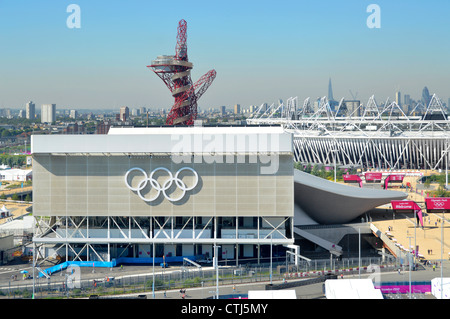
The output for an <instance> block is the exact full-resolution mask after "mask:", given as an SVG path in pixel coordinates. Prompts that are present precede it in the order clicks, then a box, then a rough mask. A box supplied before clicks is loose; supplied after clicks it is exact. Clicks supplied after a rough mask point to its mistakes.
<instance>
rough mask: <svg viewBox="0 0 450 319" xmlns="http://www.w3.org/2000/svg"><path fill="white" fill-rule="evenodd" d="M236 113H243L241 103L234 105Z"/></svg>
mask: <svg viewBox="0 0 450 319" xmlns="http://www.w3.org/2000/svg"><path fill="white" fill-rule="evenodd" d="M234 114H241V105H240V104H235V105H234Z"/></svg>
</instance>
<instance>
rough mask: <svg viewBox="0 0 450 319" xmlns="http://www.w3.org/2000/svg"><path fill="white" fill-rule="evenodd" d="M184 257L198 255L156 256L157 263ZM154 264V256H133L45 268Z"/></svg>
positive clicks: (50, 269)
mask: <svg viewBox="0 0 450 319" xmlns="http://www.w3.org/2000/svg"><path fill="white" fill-rule="evenodd" d="M184 258H188V259H190V260H192V261H196V260H197V257H196V256H172V257H165V258H163V257H155V265H160V266H161V265H163V263H164V262H165V263H166V265H165V266H166V267H167V264H171V263H182V262H183V261H184ZM150 264H153V258H150V257H148V258H133V257H119V258H117V259H115V258H114V259H113V260H112V261H65V262H63V263H60V264H58V265H56V266H53V267H50V268H47V269H45V270H43V272H45V273H46V274H47V275H51V274H54V273H55V272H58V271H63V270H65V269H66V268H67V267H69V265H76V266H78V267H91V268H96V267H98V268H112V267H116V266H119V265H150ZM43 276H44V275H43V274H42V273H41V272H39V277H43Z"/></svg>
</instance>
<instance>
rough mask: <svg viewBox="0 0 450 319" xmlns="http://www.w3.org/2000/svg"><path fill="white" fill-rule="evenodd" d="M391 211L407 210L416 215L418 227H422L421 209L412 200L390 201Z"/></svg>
mask: <svg viewBox="0 0 450 319" xmlns="http://www.w3.org/2000/svg"><path fill="white" fill-rule="evenodd" d="M391 205H392V209H393V210H395V211H398V210H409V211H412V212H416V213H417V217H418V218H419V221H420V225H422V227H423V215H422V209H420V207H419V205H417V203H416V202H415V201H413V200H391Z"/></svg>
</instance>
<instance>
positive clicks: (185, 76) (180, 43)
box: [148, 20, 216, 125]
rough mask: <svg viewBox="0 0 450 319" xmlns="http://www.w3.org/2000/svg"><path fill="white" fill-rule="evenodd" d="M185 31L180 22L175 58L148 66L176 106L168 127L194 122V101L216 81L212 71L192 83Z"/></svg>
mask: <svg viewBox="0 0 450 319" xmlns="http://www.w3.org/2000/svg"><path fill="white" fill-rule="evenodd" d="M186 29H187V23H186V21H184V20H181V21H180V22H179V23H178V34H177V46H176V48H175V55H161V56H158V57H157V58H156V60H154V61H152V64H151V65H149V66H148V67H149V68H151V69H152V70H153V72H155V73H156V75H158V76H159V77H160V78H161V79H162V80H163V81H164V83H165V84H166V85H167V87H168V88H169V90H170V92H172V96H173V97H174V98H175V103H174V105H173V106H172V109H171V110H170V112H169V115H168V116H167V120H166V124H168V125H193V124H194V120H195V119H196V118H197V101H198V99H199V98H200V97H201V96H202V95H203V93H205V91H206V90H207V89H208V87H209V86H210V85H211V83H212V82H213V81H214V78H215V77H216V71H215V70H211V71H209V72H208V73H206V74H205V75H203V76H202V77H201V78H200V79H199V80H198V81H197V82H195V83H193V82H192V80H191V69H192V67H193V64H192V63H191V62H189V60H188V55H187V44H186V38H187V34H186Z"/></svg>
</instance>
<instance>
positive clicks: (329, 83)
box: [328, 78, 334, 101]
mask: <svg viewBox="0 0 450 319" xmlns="http://www.w3.org/2000/svg"><path fill="white" fill-rule="evenodd" d="M333 100H334V98H333V88H332V86H331V78H330V80H329V81H328V101H333Z"/></svg>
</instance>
